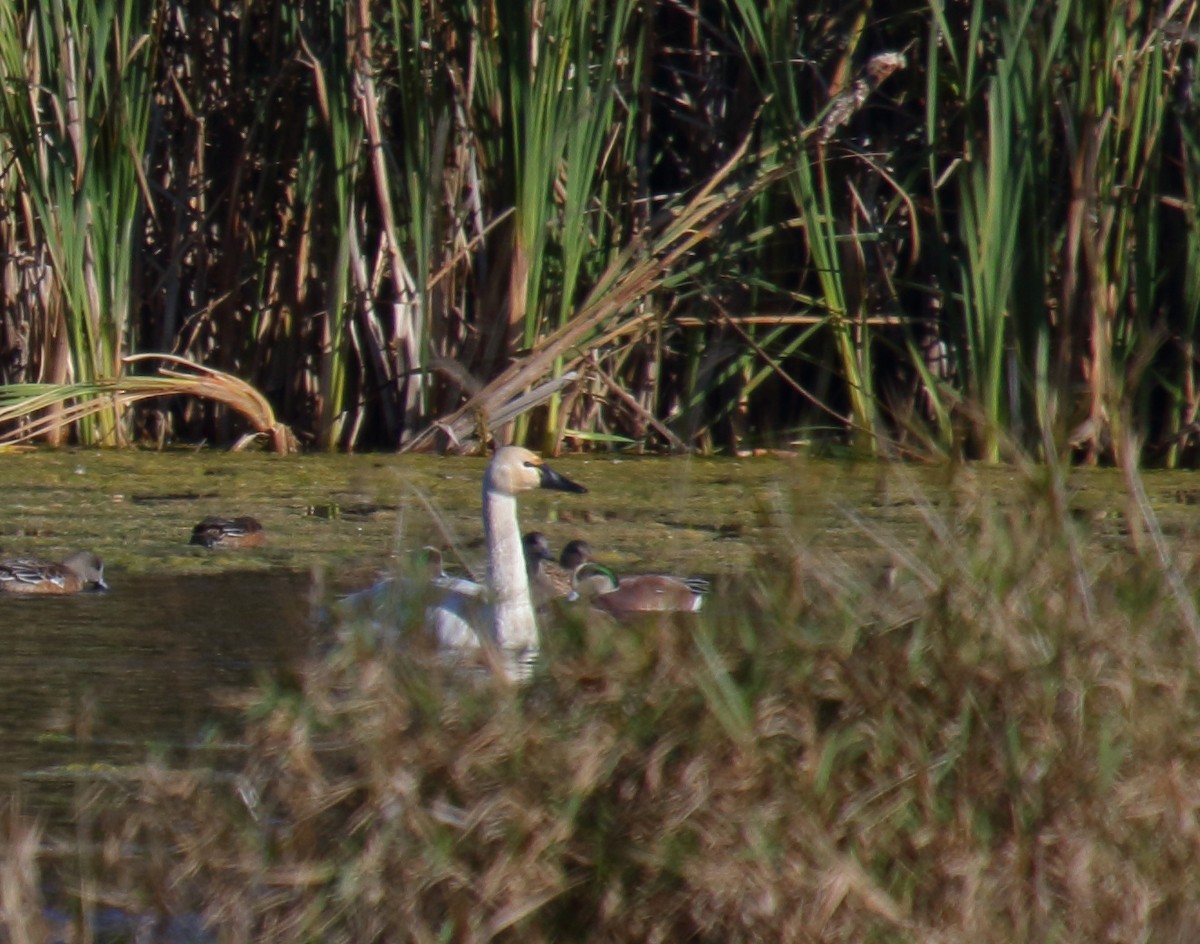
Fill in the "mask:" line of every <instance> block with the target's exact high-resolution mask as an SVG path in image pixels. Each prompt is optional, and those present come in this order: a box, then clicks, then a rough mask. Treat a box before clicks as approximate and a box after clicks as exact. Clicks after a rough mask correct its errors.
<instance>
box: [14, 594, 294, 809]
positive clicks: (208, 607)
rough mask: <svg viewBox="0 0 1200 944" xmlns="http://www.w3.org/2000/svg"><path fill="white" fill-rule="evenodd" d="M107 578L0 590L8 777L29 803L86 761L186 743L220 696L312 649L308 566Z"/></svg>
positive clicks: (215, 712) (135, 758)
mask: <svg viewBox="0 0 1200 944" xmlns="http://www.w3.org/2000/svg"><path fill="white" fill-rule="evenodd" d="M109 580H110V583H111V584H112V586H113V588H114V589H113V590H112V591H111V592H109V593H89V594H81V595H77V596H63V597H40V598H28V597H16V596H10V595H3V596H0V632H2V633H3V640H4V646H3V650H2V653H3V654H2V655H0V785H3V786H6V787H10V788H11V787H12V786H14V785H18V784H19V785H20V792H21V793H22V794H23V795H24V796H25V798H26V799H27V800H29V801H32V802H31V803H30V805H31V806H33V807H38V806H43V805H44V802H45V801H51V802H53V801H52V799H51V796H50V794H52V793H54V792H56V791H58V790H60V789H61V787H62V786H64V785H65V784H66V783H67V782H69V781H70V780H71V779H72V777H73V774H72V773H71V771H72V770H79V769H80V765H83V767H84V768H86V767H89V766H93V765H96V766H100V765H102V766H108V765H124V764H131V763H139V762H142V761H144V760H146V759H147V758H148V756H149V755H150V754H151V753H152V752H153V751H155V750H157V749H165V750H167V751H171V750H174V749H186V747H187V745H189V744H191V743H194V741H195V739H196V738H197V737H198V736H200V735H201V734H202V733H203V732H204V730H205V728H206V726H207V725H209V724H210V723H212V722H213V721H214V720H217V719H219V718H220V717H221V709H220V708H219V707H218V704H217V700H216V696H218V695H219V694H221V693H222V692H228V691H230V690H231V689H239V688H244V687H246V686H247V685H248V684H251V683H253V682H254V681H255V680H256V679H257V678H260V677H262V676H263V675H269V674H273V673H282V672H286V671H287V670H288V669H289V668H291V667H294V666H295V664H296V663H297V661H298V660H299V659H300V658H301V657H303V656H304V655H305V654H307V653H309V652H310V651H311V646H312V643H313V625H314V622H313V619H312V616H311V612H310V610H311V606H310V602H309V598H310V592H309V582H310V581H309V578H308V577H307V576H306V575H301V574H296V573H290V572H285V571H279V572H262V571H257V572H253V573H248V572H237V571H234V572H225V573H219V574H206V575H203V576H195V575H189V576H169V575H150V574H120V573H116V574H112V575H110V577H109ZM9 792H10V794H11V792H12V791H11V789H10V791H9Z"/></svg>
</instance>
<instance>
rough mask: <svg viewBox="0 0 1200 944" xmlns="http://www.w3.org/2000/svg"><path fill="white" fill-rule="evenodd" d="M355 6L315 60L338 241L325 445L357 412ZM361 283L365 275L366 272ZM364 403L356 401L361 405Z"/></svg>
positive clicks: (325, 367) (318, 146)
mask: <svg viewBox="0 0 1200 944" xmlns="http://www.w3.org/2000/svg"><path fill="white" fill-rule="evenodd" d="M350 15H351V14H350V11H349V9H348V8H347V7H346V6H345V5H344V4H341V3H338V4H335V5H334V8H333V9H331V11H330V13H329V25H330V30H329V32H330V35H331V36H333V37H340V39H341V41H337V40H335V41H334V42H333V43H331V44H330V49H329V51H328V53H327V55H326V56H325V57H324V58H323V59H321V60H318V59H316V58H312V59H311V60H310V62H309V65H310V67H311V68H312V71H313V83H314V91H315V93H316V100H317V107H318V109H319V113H320V117H321V120H322V123H323V126H324V131H325V135H324V140H323V141H317V142H314V145H315V147H314V155H316V154H322V155H324V156H325V160H324V161H322V162H321V163H320V164H319V165H318V166H319V167H320V173H321V178H322V179H321V180H320V183H319V186H321V187H322V188H323V189H325V191H326V195H327V198H328V200H329V205H330V211H329V217H328V224H329V227H330V230H331V235H332V238H333V240H334V244H335V251H334V255H333V259H332V269H331V271H330V273H329V292H328V295H327V297H326V305H327V308H326V318H325V320H324V325H325V327H324V331H323V335H322V338H321V360H320V373H319V390H320V395H321V416H320V420H319V424H318V441H319V445H320V447H321V448H323V449H326V450H332V449H335V448H336V447H337V446H338V445H339V444H340V443H341V442H342V440H343V437H344V436H345V435H346V433H347V431H348V430H349V429H351V428H352V427H353V424H354V417H353V416H352V415H351V414H352V409H351V404H350V403H349V402H348V392H349V390H348V384H349V380H348V377H349V363H350V357H351V350H352V349H351V343H350V328H349V321H350V317H351V313H352V305H353V303H354V302H353V292H354V287H355V274H354V267H355V266H356V265H357V266H359V267H360V269H365V263H364V261H363V259H362V249H361V247H360V245H359V242H358V234H357V232H356V227H357V226H358V217H359V210H358V200H357V196H356V189H357V186H358V177H359V173H360V168H359V153H360V150H361V145H362V141H363V120H362V116H361V115H360V114H359V112H358V110H357V108H356V101H355V93H354V81H353V78H354V76H353V67H352V65H351V62H350V55H351V50H350V47H349V45H348V43H349V42H350V41H349V40H347V39H346V28H345V27H346V21H345V19H344V18H345V17H348V16H350ZM308 183H309V187H308V194H307V197H308V198H309V199H312V200H316V199H317V194H316V193H313V192H312V185H313V184H315V183H317V178H309V180H308ZM358 281H359V282H360V283H361V282H363V281H365V278H362V277H360V278H359V280H358ZM358 409H360V407H354V410H355V411H356V410H358Z"/></svg>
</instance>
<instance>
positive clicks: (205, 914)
mask: <svg viewBox="0 0 1200 944" xmlns="http://www.w3.org/2000/svg"><path fill="white" fill-rule="evenodd" d="M1057 496H1058V490H1057V487H1056V486H1055V485H1054V483H1053V481H1051V480H1048V479H1046V478H1045V477H1042V476H1039V475H1038V474H1037V473H1034V474H1032V475H1030V476H1029V477H1028V478H1027V479H1026V480H1025V482H1024V484H1023V485H1021V487H1020V488H1019V489H1017V490H1016V491H1015V492H1014V493H1013V494H1011V495H1009V496H1008V497H1007V498H1006V499H1005V500H1004V501H998V500H997V499H996V497H995V496H994V495H993V494H989V493H987V492H984V491H981V490H980V489H979V488H978V486H977V483H975V481H974V480H973V479H972V477H971V475H970V473H969V472H964V473H962V474H960V475H959V477H958V478H957V479H956V480H955V482H954V483H953V485H952V487H951V489H950V490H949V491H948V492H947V493H945V496H944V497H942V496H934V497H925V496H920V495H918V496H916V497H915V498H913V499H912V500H915V501H916V502H917V503H918V507H919V508H920V509H921V518H922V520H923V521H924V525H923V527H922V528H920V529H919V533H914V532H906V533H905V534H903V535H898V534H888V533H885V532H884V531H879V532H878V533H877V535H876V536H877V537H878V538H879V541H880V544H881V546H883V547H886V548H888V554H887V558H888V560H889V561H890V563H891V564H893V565H894V567H895V572H894V574H893V575H892V577H893V579H890V580H881V579H879V577H880V572H879V571H878V570H877V569H876V568H874V567H868V566H865V565H864V564H863V562H862V561H861V560H852V559H839V558H838V557H837V556H836V555H829V554H821V555H819V556H815V555H811V554H809V553H808V552H807V551H806V549H805V547H804V546H803V545H802V544H800V543H799V542H798V541H796V542H793V540H792V539H791V538H790V537H787V536H786V535H792V534H799V533H801V530H800V529H801V527H802V525H799V524H798V525H797V526H796V527H794V528H789V529H785V530H784V531H783V532H782V533H783V534H784V535H785V536H784V537H783V538H781V540H780V543H779V545H778V546H776V547H772V548H765V549H764V554H765V555H766V557H765V559H766V561H767V563H768V565H769V566H767V567H764V569H763V571H762V574H761V575H758V576H753V577H750V578H747V581H746V585H745V586H744V587H742V588H741V589H740V590H738V589H726V590H725V591H724V592H723V594H720V595H718V596H717V597H716V599H714V600H713V601H712V602H713V606H712V607H711V608H710V610H709V611H708V612H706V613H703V614H701V615H700V619H699V620H698V621H696V622H688V623H674V622H664V623H654V622H651V623H649V624H645V625H642V626H640V627H637V628H631V627H625V628H614V627H612V626H608V625H597V624H585V623H582V622H579V621H572V620H568V621H567V622H566V623H565V624H563V625H561V626H559V627H558V628H557V629H556V630H555V631H553V632H549V633H547V649H548V654H547V664H546V667H545V670H544V672H543V673H542V674H541V676H540V677H539V678H538V679H536V680H535V681H534V682H533V683H532V684H530V685H529V686H528V687H525V688H522V689H519V690H513V689H511V688H508V687H506V686H504V685H500V684H493V683H492V682H491V681H490V680H489V679H487V678H475V679H471V678H465V677H463V676H462V675H460V674H455V673H450V672H447V671H444V670H441V669H439V668H438V667H437V664H436V662H434V661H433V660H431V659H428V658H426V656H425V655H423V654H422V653H421V652H420V651H413V650H411V649H409V650H406V651H401V650H396V649H394V648H385V649H380V648H377V647H375V646H372V645H370V644H369V643H368V642H364V637H362V636H352V637H351V641H350V642H348V643H346V644H344V645H342V646H339V647H336V648H335V649H333V650H332V651H330V652H329V653H327V654H326V655H324V656H323V657H322V658H320V659H317V660H315V661H314V662H313V664H312V665H311V667H310V668H309V669H307V670H306V671H304V672H303V673H301V674H300V675H299V676H298V677H297V678H296V679H295V682H294V684H292V685H276V686H273V687H271V688H269V689H266V690H263V691H262V692H260V693H259V694H258V695H257V696H255V697H254V698H252V699H251V702H250V704H249V706H248V710H247V714H246V720H245V727H244V730H241V731H238V732H234V733H233V734H232V736H231V738H230V745H231V752H230V753H229V754H227V755H224V756H226V757H232V758H233V761H232V762H230V763H227V764H225V765H223V769H222V771H221V772H220V773H214V772H213V771H212V770H211V769H199V768H188V767H180V766H178V765H175V766H172V765H165V764H162V765H151V766H149V767H147V768H146V769H145V770H143V771H142V772H141V773H140V774H139V775H138V776H135V777H132V778H131V779H129V780H126V781H124V782H125V783H126V784H127V786H126V787H125V788H124V789H122V788H121V787H119V786H116V787H114V786H111V785H110V786H107V787H104V788H102V789H100V790H98V791H97V792H96V793H95V794H89V795H88V796H89V799H88V800H87V807H86V817H85V818H86V821H87V824H88V825H87V827H86V828H85V829H83V830H82V831H80V832H78V833H76V834H75V838H76V839H78V838H79V837H87V838H88V839H89V840H90V841H91V842H93V843H94V845H92V846H89V847H88V848H85V849H82V850H76V851H74V852H72V851H70V842H68V843H67V845H66V847H65V848H64V845H63V844H62V843H63V840H62V837H54V838H55V843H50V842H48V840H49V839H50V838H51V837H52V836H53V830H52V829H51V830H49V831H48V832H46V833H45V834H41V833H39V829H38V827H37V826H36V825H35V824H32V823H30V822H29V821H27V820H23V819H20V818H12V819H10V821H9V823H8V827H7V832H6V836H7V842H6V844H5V846H4V850H3V855H2V856H0V875H2V876H3V881H0V921H3V923H4V924H5V927H6V929H7V934H8V937H9V939H11V940H30V939H35V937H34V936H32V935H34V930H33V929H36V927H37V925H38V923H39V922H41V921H42V920H43V916H44V913H43V912H41V911H40V910H39V907H40V905H41V903H42V902H43V901H44V900H45V899H44V894H45V889H50V890H51V891H52V893H53V896H54V901H55V904H56V905H58V906H62V905H63V903H64V900H65V901H66V903H67V904H68V910H67V913H68V914H69V913H71V909H76V911H75V913H76V914H78V915H79V918H78V919H77V920H78V922H79V923H78V924H77V927H86V926H87V925H86V924H85V923H84V916H85V915H88V914H90V915H93V919H92V920H93V921H94V920H95V919H94V915H95V914H97V913H101V912H103V911H106V910H111V909H112V908H114V907H115V908H120V909H123V910H124V911H125V913H127V914H137V915H152V916H155V917H156V919H157V920H158V921H160V925H159V926H160V927H161V928H164V929H165V928H167V927H168V926H169V919H170V920H174V921H175V922H177V923H178V922H182V921H186V920H189V919H190V920H191V921H192V923H193V925H195V924H196V923H197V919H198V918H201V917H202V918H203V920H204V921H206V922H208V927H209V929H210V933H212V934H213V935H214V939H216V940H222V941H245V940H254V941H276V942H283V941H313V940H322V941H347V942H350V941H366V940H391V941H407V940H412V941H434V940H456V941H483V940H493V939H499V940H522V941H551V940H567V939H570V940H580V941H628V940H651V941H722V942H725V941H761V940H803V941H914V942H918V941H919V942H928V941H946V940H963V939H965V938H970V939H972V940H977V941H982V942H993V941H994V942H997V944H1000V942H1009V941H1013V940H1038V941H1061V942H1081V944H1082V942H1089V944H1090V942H1094V941H1097V940H1113V941H1118V940H1119V941H1130V940H1155V941H1170V940H1175V941H1185V940H1191V939H1193V938H1194V937H1195V935H1196V933H1197V931H1198V930H1200V911H1198V910H1197V903H1196V902H1197V899H1196V894H1195V877H1194V873H1193V872H1192V870H1191V868H1190V864H1191V863H1192V862H1194V861H1195V858H1196V855H1197V843H1198V842H1200V833H1198V831H1197V828H1196V816H1197V810H1198V809H1200V792H1198V790H1197V787H1196V784H1197V783H1200V755H1198V754H1197V751H1196V748H1195V743H1194V742H1195V737H1194V731H1195V730H1196V727H1197V725H1198V724H1200V696H1198V694H1197V693H1198V692H1200V679H1198V678H1197V675H1198V671H1197V667H1198V661H1197V646H1198V643H1200V637H1198V636H1197V626H1196V617H1195V612H1194V608H1193V605H1192V598H1191V596H1190V595H1189V594H1187V593H1183V594H1181V593H1179V588H1178V584H1177V583H1176V582H1174V579H1173V578H1174V577H1177V576H1178V571H1177V570H1175V569H1174V568H1175V567H1176V563H1175V561H1174V557H1173V556H1171V555H1168V557H1167V558H1166V562H1165V563H1164V562H1163V561H1160V560H1159V559H1158V558H1157V556H1156V555H1155V554H1154V553H1153V552H1152V551H1151V552H1149V553H1148V554H1147V555H1145V556H1143V555H1140V554H1138V553H1135V552H1133V551H1131V550H1130V549H1129V547H1128V544H1127V542H1126V541H1124V540H1123V539H1120V540H1116V541H1113V540H1105V541H1097V540H1094V539H1093V536H1091V535H1089V533H1088V531H1087V530H1086V528H1087V527H1090V525H1081V524H1079V523H1078V522H1077V521H1076V517H1075V516H1074V515H1072V514H1071V513H1070V512H1069V510H1068V508H1067V507H1066V506H1065V505H1064V504H1063V502H1062V501H1061V500H1060V498H1059V497H1057ZM895 500H909V496H900V497H898V498H897V499H895ZM1137 507H1138V505H1137V503H1136V502H1134V503H1131V506H1130V509H1131V510H1130V513H1129V514H1130V516H1131V517H1130V518H1129V519H1127V521H1126V522H1125V524H1126V526H1127V529H1128V530H1129V531H1133V530H1138V529H1141V530H1148V531H1153V530H1154V521H1153V518H1152V517H1150V516H1148V515H1147V516H1146V517H1145V518H1144V519H1143V520H1140V521H1138V520H1134V516H1136V514H1137V512H1136V510H1135V509H1136V508H1137ZM774 513H775V514H778V515H781V516H784V517H786V516H787V514H788V512H787V510H786V503H785V506H783V507H781V508H777V509H775V511H774ZM1119 530H1125V529H1119ZM1113 533H1114V534H1116V533H1118V532H1117V531H1114V532H1113ZM1184 563H1185V566H1187V563H1186V562H1184ZM884 573H885V574H886V571H885V572H884ZM72 902H73V904H72ZM81 902H82V903H83V904H82V905H81ZM23 935H27V936H23Z"/></svg>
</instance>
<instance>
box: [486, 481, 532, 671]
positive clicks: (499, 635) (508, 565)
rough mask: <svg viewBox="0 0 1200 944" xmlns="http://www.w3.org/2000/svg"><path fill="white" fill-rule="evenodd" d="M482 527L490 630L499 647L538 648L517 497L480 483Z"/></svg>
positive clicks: (529, 651) (528, 651) (526, 650)
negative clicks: (518, 521) (489, 606)
mask: <svg viewBox="0 0 1200 944" xmlns="http://www.w3.org/2000/svg"><path fill="white" fill-rule="evenodd" d="M483 528H484V534H485V536H486V537H487V547H488V575H489V580H490V582H491V585H492V599H493V602H492V632H493V633H494V635H495V640H496V644H497V645H498V646H500V648H501V649H506V650H518V651H524V652H526V653H527V654H532V653H535V652H536V651H537V649H538V628H537V618H536V617H535V615H534V611H533V601H532V599H531V598H530V596H529V575H528V573H526V570H525V551H524V548H523V547H522V545H521V527H520V525H519V524H518V523H517V500H516V498H514V497H513V496H512V495H506V494H503V493H501V492H496V491H493V490H491V489H490V488H489V487H488V481H487V479H486V478H485V480H484V483H483Z"/></svg>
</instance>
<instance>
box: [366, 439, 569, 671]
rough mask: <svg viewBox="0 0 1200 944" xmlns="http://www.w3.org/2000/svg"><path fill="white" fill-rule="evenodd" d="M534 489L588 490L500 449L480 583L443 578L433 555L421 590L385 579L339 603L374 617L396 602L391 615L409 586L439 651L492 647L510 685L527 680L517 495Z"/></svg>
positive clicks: (491, 479) (487, 506)
mask: <svg viewBox="0 0 1200 944" xmlns="http://www.w3.org/2000/svg"><path fill="white" fill-rule="evenodd" d="M535 488H548V489H555V490H557V491H560V492H575V493H583V492H586V491H587V489H586V488H584V487H583V486H582V485H579V484H577V483H575V482H572V481H571V480H570V479H568V478H566V477H565V476H563V475H560V474H559V473H557V472H555V471H554V470H553V469H551V468H550V467H549V466H548V465H546V464H545V463H544V462H542V460H541V457H539V456H538V455H537V454H536V453H533V452H530V451H529V450H528V449H523V448H521V447H520V446H504V447H502V448H501V449H498V450H497V451H496V454H495V456H493V457H492V461H491V462H490V463H489V464H488V467H487V471H486V472H485V473H484V477H483V530H484V535H485V537H486V539H487V551H488V580H487V584H486V585H485V584H479V583H475V582H474V581H470V580H465V579H463V578H459V577H450V576H448V575H446V574H445V573H443V571H442V569H441V557H440V555H437V556H436V557H433V556H431V557H430V570H429V574H428V577H427V578H426V579H427V584H426V585H425V586H424V587H414V586H413V584H412V583H411V582H407V583H403V582H402V583H397V581H394V580H389V581H384V582H382V583H380V584H376V586H375V587H372V588H370V589H369V590H364V591H360V592H359V593H357V594H352V595H351V597H348V598H345V600H344V601H343V602H349V603H351V604H352V606H353V605H361V604H364V603H365V604H367V606H368V607H369V608H371V609H373V610H374V612H375V614H376V616H377V617H378V616H380V615H383V614H382V613H381V608H382V606H387V607H388V608H389V609H390V608H391V607H392V606H393V605H395V604H396V603H399V604H400V606H399V607H397V609H396V612H395V613H393V614H391V615H393V616H395V615H403V612H404V609H405V608H404V603H406V602H407V603H409V606H411V602H410V601H411V600H412V598H413V596H414V594H413V593H412V591H413V590H414V589H415V590H417V591H418V592H417V594H416V596H417V598H423V599H424V600H425V601H426V602H427V603H428V605H427V608H426V610H425V622H426V625H427V626H428V627H429V628H430V630H431V631H432V632H433V634H434V637H435V639H436V640H437V645H438V648H439V649H440V650H442V651H443V652H445V653H447V654H449V655H451V656H453V655H454V654H455V653H458V654H462V653H465V652H469V651H474V650H477V649H479V648H480V647H481V646H486V647H488V648H494V649H495V650H496V651H497V652H498V655H499V663H500V668H501V670H502V671H503V672H504V674H505V675H507V676H508V677H509V678H510V679H513V680H522V679H525V678H527V677H528V676H529V672H530V668H531V666H532V663H533V661H534V660H535V659H536V658H537V655H538V651H539V648H540V640H539V637H538V625H537V617H536V614H535V611H534V606H533V600H532V599H531V598H530V594H529V577H528V574H527V573H526V569H525V551H524V547H523V545H522V542H521V528H520V524H519V523H518V521H517V495H519V494H520V493H521V492H527V491H532V490H533V489H535ZM436 553H437V552H436V551H435V552H434V554H436Z"/></svg>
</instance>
